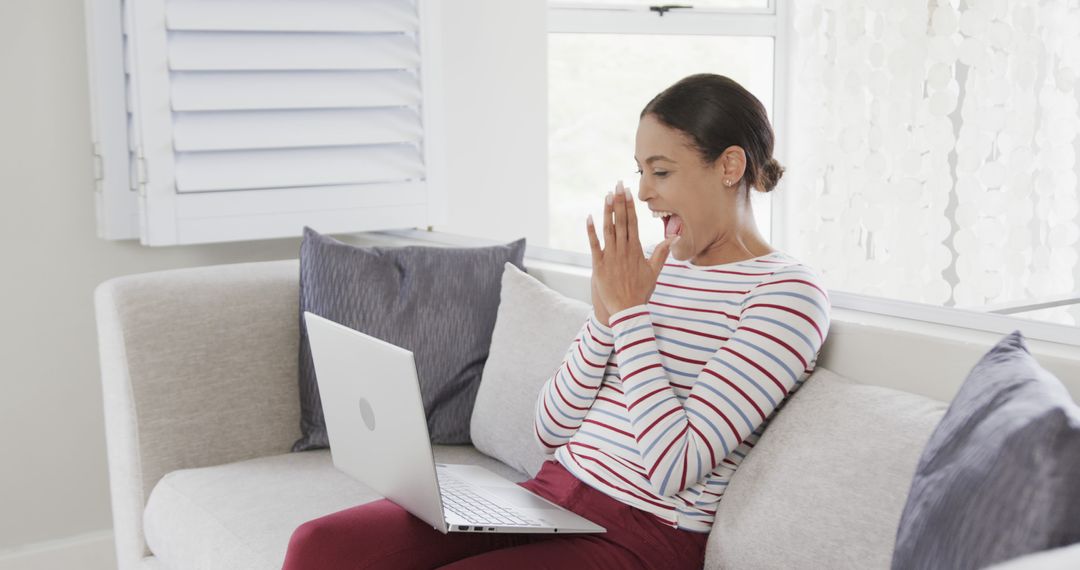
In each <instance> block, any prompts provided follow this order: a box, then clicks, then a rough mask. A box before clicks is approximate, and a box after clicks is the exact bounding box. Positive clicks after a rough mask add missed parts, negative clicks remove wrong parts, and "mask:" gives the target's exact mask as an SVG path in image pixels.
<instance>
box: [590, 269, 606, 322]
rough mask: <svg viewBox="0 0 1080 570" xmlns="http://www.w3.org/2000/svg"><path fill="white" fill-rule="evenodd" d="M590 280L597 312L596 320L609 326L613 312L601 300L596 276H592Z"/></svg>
mask: <svg viewBox="0 0 1080 570" xmlns="http://www.w3.org/2000/svg"><path fill="white" fill-rule="evenodd" d="M590 281H592V302H593V312H594V313H596V320H598V321H600V323H601V324H603V325H604V326H608V321H610V320H611V314H610V313H608V311H607V308H606V307H604V302H603V301H601V300H600V291H599V289H597V287H596V278H595V277H594V278H590Z"/></svg>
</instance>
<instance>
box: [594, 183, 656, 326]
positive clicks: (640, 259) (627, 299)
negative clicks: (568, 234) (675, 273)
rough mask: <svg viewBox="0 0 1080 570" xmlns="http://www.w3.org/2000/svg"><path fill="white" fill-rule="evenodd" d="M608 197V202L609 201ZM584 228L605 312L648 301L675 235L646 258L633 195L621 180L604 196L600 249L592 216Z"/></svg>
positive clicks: (627, 307)
mask: <svg viewBox="0 0 1080 570" xmlns="http://www.w3.org/2000/svg"><path fill="white" fill-rule="evenodd" d="M608 197H610V198H611V203H608V199H607V198H608ZM587 231H588V233H589V244H590V245H591V246H592V266H593V280H594V281H595V282H596V285H597V289H598V291H599V293H600V299H601V301H602V302H603V303H604V306H605V307H606V308H607V310H608V314H612V315H613V314H615V313H618V312H619V311H622V310H625V309H629V308H630V307H634V306H637V305H644V304H645V303H647V302H648V300H649V297H651V296H652V292H653V290H654V289H655V288H656V278H657V277H658V276H659V275H660V270H661V269H662V268H663V267H664V261H665V260H666V259H667V256H668V252H669V251H670V249H671V243H672V242H673V241H674V240H675V239H676V238H674V237H673V238H668V239H665V240H664V241H662V242H660V244H659V245H657V246H656V248H655V249H654V250H653V253H652V257H650V258H648V259H645V252H644V251H642V249H641V238H640V237H639V235H638V225H637V212H636V211H635V210H634V204H633V197H632V196H631V195H630V194H629V192H628V191H627V190H626V188H624V187H623V185H622V182H619V184H618V185H617V186H616V187H615V194H614V196H612V195H611V194H608V196H607V197H605V200H604V247H603V248H602V249H601V247H600V241H599V240H598V239H597V237H596V229H595V227H594V226H593V221H592V216H589V220H588V227H587Z"/></svg>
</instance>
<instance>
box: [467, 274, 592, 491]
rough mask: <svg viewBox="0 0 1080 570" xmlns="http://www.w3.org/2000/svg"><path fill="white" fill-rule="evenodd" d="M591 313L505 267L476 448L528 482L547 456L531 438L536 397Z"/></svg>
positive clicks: (476, 418)
mask: <svg viewBox="0 0 1080 570" xmlns="http://www.w3.org/2000/svg"><path fill="white" fill-rule="evenodd" d="M591 311H592V306H591V305H589V304H588V303H583V302H581V301H578V300H577V299H571V298H569V297H567V296H565V295H563V294H561V293H559V292H557V291H555V290H553V289H551V288H550V287H548V286H547V285H544V284H543V283H541V282H540V281H538V280H537V279H536V278H535V277H533V276H531V275H529V274H528V273H525V272H523V271H521V270H520V269H518V268H517V267H514V265H513V264H512V263H507V264H505V267H504V270H503V275H502V290H501V293H500V300H499V310H498V313H497V315H496V317H495V328H494V330H493V331H492V333H491V350H490V351H489V352H488V358H487V362H486V363H485V364H484V371H483V374H482V375H481V377H480V388H479V390H478V391H477V393H476V404H475V405H474V407H473V414H472V424H471V427H470V430H471V433H472V442H473V445H474V446H476V449H478V450H479V451H481V452H483V453H484V454H486V455H489V456H491V457H494V458H495V459H498V460H499V461H502V462H503V463H505V464H507V465H509V466H510V467H513V468H514V469H516V470H518V471H520V472H522V473H526V474H528V475H529V476H530V477H532V476H535V475H536V473H537V472H538V471H540V467H541V465H542V464H543V462H544V453H543V451H542V450H541V449H540V444H538V443H536V438H535V437H534V435H533V414H534V413H535V411H536V402H537V398H538V397H539V394H540V389H541V388H542V387H543V386H544V382H546V381H547V380H548V378H550V377H551V376H552V375H554V374H555V371H556V370H557V369H558V367H559V366H561V365H562V363H563V359H564V358H565V357H566V354H567V352H568V351H569V349H570V344H571V343H572V342H573V341H574V339H575V338H577V335H578V333H579V332H581V329H582V327H584V326H585V321H587V320H588V318H589V313H590V312H591Z"/></svg>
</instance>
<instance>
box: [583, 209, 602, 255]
mask: <svg viewBox="0 0 1080 570" xmlns="http://www.w3.org/2000/svg"><path fill="white" fill-rule="evenodd" d="M585 232H586V233H588V234H589V249H590V250H591V251H592V261H593V267H596V263H597V262H598V261H600V259H601V257H602V256H603V254H604V250H602V249H600V240H599V239H598V238H597V237H596V228H595V227H593V219H592V214H589V217H588V219H587V220H585Z"/></svg>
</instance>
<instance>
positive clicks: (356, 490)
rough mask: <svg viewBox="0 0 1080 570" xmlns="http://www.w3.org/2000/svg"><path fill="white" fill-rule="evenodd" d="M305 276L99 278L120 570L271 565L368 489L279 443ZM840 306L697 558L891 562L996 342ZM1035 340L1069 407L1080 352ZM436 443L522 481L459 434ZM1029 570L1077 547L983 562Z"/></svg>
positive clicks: (565, 275) (289, 270)
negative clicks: (978, 366)
mask: <svg viewBox="0 0 1080 570" xmlns="http://www.w3.org/2000/svg"><path fill="white" fill-rule="evenodd" d="M371 239H372V240H375V239H376V238H374V237H372V238H371ZM374 243H380V244H383V245H385V244H388V243H408V240H405V239H403V238H396V237H390V238H387V237H385V236H383V237H380V238H378V240H376V241H375V242H374ZM525 267H526V269H527V270H528V272H529V275H531V276H534V277H536V278H537V279H539V280H540V281H541V282H543V283H544V284H546V285H547V286H549V287H551V288H552V289H553V290H555V291H558V292H559V293H561V294H563V295H566V296H567V297H571V298H575V299H579V300H582V301H588V300H589V291H590V289H589V276H588V272H587V271H586V270H585V269H583V268H578V267H571V266H567V265H563V264H558V263H552V262H548V261H541V260H536V259H532V258H530V257H528V255H527V256H526V258H525ZM298 271H299V266H298V262H297V260H295V259H293V260H283V261H270V262H256V263H239V264H228V265H217V266H207V267H197V268H190V269H176V270H168V271H158V272H153V273H145V274H139V275H130V276H124V277H118V278H114V279H110V280H108V281H106V282H104V283H102V284H101V285H99V286H98V288H97V289H96V291H95V307H96V316H97V326H98V335H99V349H100V359H101V361H100V363H101V378H102V385H103V391H104V406H105V421H106V436H107V449H108V460H109V477H110V489H111V494H112V508H113V518H114V537H115V546H116V554H117V560H118V563H119V568H120V569H121V570H130V569H136V568H140V569H153V568H162V569H171V570H180V569H184V570H191V569H217V568H220V569H230V570H240V569H265V568H280V566H281V563H282V561H283V559H284V554H285V551H286V548H287V545H288V541H289V538H290V536H291V534H292V532H293V530H294V529H295V528H296V527H297V526H298V525H300V524H302V523H303V522H305V521H308V520H310V519H313V518H317V517H319V516H322V515H325V514H329V513H332V512H335V511H338V510H341V509H345V508H348V507H351V506H354V505H357V504H361V503H364V502H367V501H371V500H374V499H376V498H378V496H377V495H376V494H375V493H373V492H372V491H371V490H369V489H367V488H366V487H365V486H364V485H363V484H361V483H359V482H357V481H355V480H353V479H352V478H350V477H349V476H347V475H345V474H344V473H342V472H340V471H338V470H337V469H336V468H335V467H334V466H333V464H332V462H331V457H330V452H329V450H326V449H320V450H312V451H303V452H290V451H289V449H290V446H291V445H292V443H293V442H294V441H296V439H297V437H298V436H299V435H300V430H299V417H300V410H299V404H298V397H297V353H298V342H299V333H298ZM836 305H837V303H836V300H835V298H834V308H833V311H832V325H831V328H830V331H829V334H828V338H827V340H826V342H825V345H824V347H823V348H822V351H821V353H820V355H819V359H818V362H817V368H816V369H815V372H814V374H813V375H812V376H811V377H810V378H809V379H808V380H807V382H806V384H805V385H804V386H803V387H802V388H801V389H800V390H799V391H798V392H796V393H794V394H793V395H792V396H791V398H790V400H789V402H788V404H787V406H786V408H785V409H784V411H783V412H782V413H780V414H778V415H777V416H776V418H775V419H774V421H773V422H772V423H771V424H770V426H769V427H768V429H767V430H766V432H765V433H764V435H763V436H762V438H761V440H760V441H759V442H758V444H757V446H756V447H755V448H754V450H753V451H752V452H751V453H750V454H749V455H748V456H747V457H746V459H745V460H744V461H743V463H742V465H741V466H740V468H739V470H738V471H737V472H736V473H735V475H734V477H733V479H732V481H731V484H730V486H729V488H728V490H727V492H726V494H725V496H724V498H723V500H722V501H721V503H720V506H719V509H718V512H717V517H716V522H715V525H714V528H713V531H712V533H711V535H710V537H709V543H708V551H707V556H706V560H705V567H706V568H710V569H713V568H734V569H740V568H828V569H845V568H851V569H856V568H857V569H872V568H888V567H889V566H890V560H891V556H892V549H893V544H894V541H895V537H896V531H897V524H898V522H899V520H900V517H901V513H902V510H903V508H904V504H905V500H906V496H907V493H908V490H909V485H910V482H911V478H912V475H913V473H914V472H915V468H916V465H917V463H918V460H919V456H920V453H921V451H922V449H923V446H924V445H925V444H926V442H927V440H928V438H929V437H930V434H931V432H932V431H933V429H934V427H935V426H936V425H937V423H938V421H939V420H940V419H941V417H942V416H943V414H944V412H945V410H946V408H947V406H948V402H949V400H950V398H952V396H953V395H954V394H955V393H956V391H957V389H958V387H959V386H960V384H961V382H962V381H963V379H964V377H965V375H966V374H967V372H968V371H969V370H970V368H971V367H972V365H973V364H974V363H975V362H976V361H977V360H978V359H979V357H980V356H982V354H983V353H984V352H985V351H986V350H987V349H988V348H990V347H991V346H993V344H994V343H995V342H996V341H997V340H998V339H999V338H1000V337H1001V333H1000V332H991V331H984V330H974V329H968V328H962V327H959V326H948V325H942V324H934V323H928V322H925V321H920V320H915V319H911V318H904V317H900V316H886V315H881V314H876V313H871V312H867V311H861V310H858V309H855V308H843V307H838V306H836ZM849 305H853V304H852V303H849ZM522 340H523V341H524V340H525V339H522ZM1029 346H1030V348H1031V351H1032V353H1033V354H1034V355H1035V356H1036V357H1037V358H1038V359H1039V362H1040V364H1042V365H1043V366H1044V367H1046V368H1047V369H1048V370H1050V371H1051V372H1053V373H1054V374H1055V375H1056V376H1057V377H1058V378H1060V379H1061V380H1062V381H1063V382H1064V383H1065V384H1066V385H1067V388H1068V389H1069V391H1070V393H1071V394H1072V396H1073V398H1074V399H1077V398H1078V396H1080V351H1077V350H1076V349H1075V348H1074V347H1068V346H1064V345H1059V344H1055V343H1050V342H1045V341H1036V340H1031V341H1029ZM521 445H535V443H534V442H533V441H531V440H530V441H524V442H521ZM434 452H435V456H436V460H437V461H443V462H453V463H472V464H478V465H482V466H485V467H487V468H489V469H491V470H493V471H495V472H497V473H500V474H502V475H504V476H507V477H509V478H511V479H513V480H516V481H521V480H525V479H527V478H528V475H527V474H525V473H521V472H519V471H516V470H515V469H513V468H511V467H510V466H508V465H506V464H503V463H501V462H499V461H498V460H496V459H494V458H492V457H489V456H487V455H485V454H483V453H481V452H480V451H478V450H477V449H476V448H474V447H473V446H471V445H437V446H434ZM1034 568H1080V547H1069V548H1061V549H1057V550H1055V551H1050V552H1044V553H1037V554H1033V555H1029V556H1025V557H1021V558H1018V559H1015V560H1013V561H1009V562H1006V563H1004V564H998V565H997V566H995V569H996V570H1005V569H1009V570H1016V569H1034Z"/></svg>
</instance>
